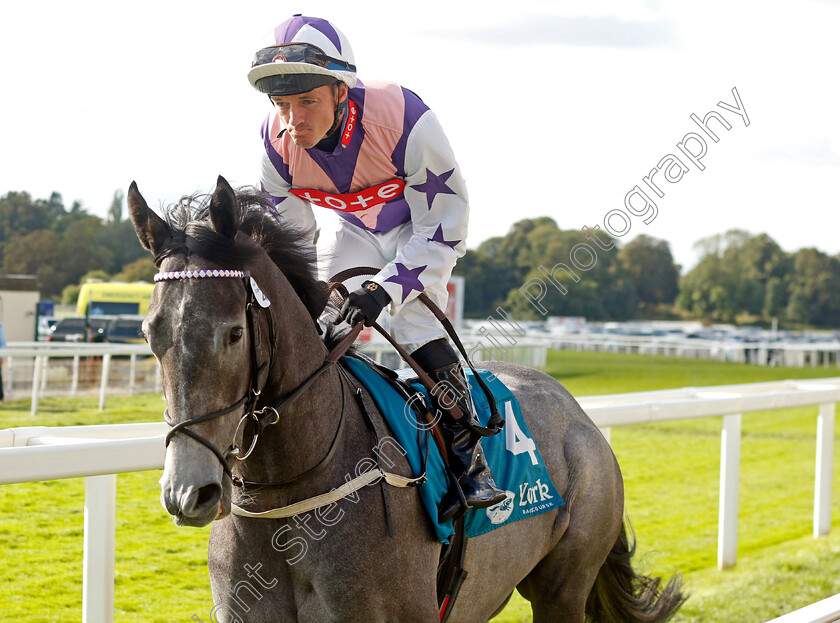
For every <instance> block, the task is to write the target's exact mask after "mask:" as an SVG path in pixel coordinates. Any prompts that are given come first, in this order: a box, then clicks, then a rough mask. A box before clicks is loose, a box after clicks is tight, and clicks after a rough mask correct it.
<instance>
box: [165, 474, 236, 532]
mask: <svg viewBox="0 0 840 623" xmlns="http://www.w3.org/2000/svg"><path fill="white" fill-rule="evenodd" d="M222 494H223V490H222V485H221V484H219V483H215V482H214V483H209V484H206V485H203V486H201V487H187V488H183V489H181V488H178V489H172V488H169V487H164V488H163V489H162V490H161V494H160V501H161V503H162V504H163V507H164V508H165V509H166V512H167V513H169V514H170V515H172V516H173V517H174V518H175V523H176V524H177V525H179V526H193V527H199V528H200V527H202V526H206V525H207V524H209V523H210V522H211V521H213V520H214V519H216V518H217V517H218V516H219V515H220V514H221V513H222V507H223V504H222Z"/></svg>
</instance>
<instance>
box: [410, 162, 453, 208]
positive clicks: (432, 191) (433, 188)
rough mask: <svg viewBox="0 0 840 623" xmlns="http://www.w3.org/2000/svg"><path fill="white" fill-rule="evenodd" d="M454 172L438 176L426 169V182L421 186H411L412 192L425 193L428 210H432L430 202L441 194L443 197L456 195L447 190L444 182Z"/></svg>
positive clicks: (447, 187) (450, 170) (449, 189)
mask: <svg viewBox="0 0 840 623" xmlns="http://www.w3.org/2000/svg"><path fill="white" fill-rule="evenodd" d="M454 172H455V169H454V168H453V169H449V170H448V171H445V172H443V173H441V174H440V175H435V174H434V173H432V172H431V171H429V169H426V181H425V182H423V183H422V184H417V186H411V188H413V189H414V190H416V191H418V192H421V193H426V200H427V201H428V202H429V209H430V210H431V209H432V201H434V200H435V197H437V196H438V195H439V194H441V193H443V194H445V195H455V194H457V193H456V192H455V191H454V190H452V189H451V188H449V186H447V185H446V180H448V179H449V178H450V177H451V176H452V174H453V173H454Z"/></svg>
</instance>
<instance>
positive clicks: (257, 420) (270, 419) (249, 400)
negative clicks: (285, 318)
mask: <svg viewBox="0 0 840 623" xmlns="http://www.w3.org/2000/svg"><path fill="white" fill-rule="evenodd" d="M214 278H234V279H241V280H242V282H243V284H244V286H245V293H246V303H245V312H246V313H245V316H246V318H247V323H248V336H249V339H250V341H251V387H250V388H249V389H248V391H247V393H246V394H245V395H244V396H243V397H242V398H240V399H239V400H237V401H236V402H235V403H233V404H232V405H230V406H229V407H225V408H224V409H219V410H218V411H213V412H211V413H207V414H205V415H200V416H198V417H194V418H190V419H188V420H184V421H183V422H178V423H177V424H176V423H173V422H172V421H171V420H170V419H169V414H168V413H167V411H166V410H164V412H163V419H164V420H165V421H166V423H167V424H169V425H170V426H171V427H172V428H171V430H170V431H169V432H168V433H167V434H166V446H167V447H168V446H169V442H170V441H172V438H173V437H174V436H175V435H176V434H178V433H183V434H185V435H187V436H188V437H190V438H192V439H195V440H196V441H197V442H199V443H200V444H202V445H203V446H205V447H206V448H207V449H209V450H210V451H212V452H213V454H215V455H216V457H217V458H218V459H219V462H220V463H221V464H222V468H223V469H224V470H225V474H227V475H228V476H229V477H230V478H231V480H232V481H233V482H234V483H236V482H237V480H238V478H237V477H236V476H235V475H234V474H233V472H231V469H230V466H229V465H228V461H227V459H228V457H229V456H235V457H236V458H238V459H240V460H244V459H246V458H247V457H248V456H249V455H250V454H251V452H252V451H253V450H254V447H255V446H256V442H257V439H258V438H259V435H260V433H261V432H262V430H263V428H264V427H265V426H270V425H271V424H276V423H277V422H278V421H279V420H280V412H279V411H278V410H277V409H275V408H274V407H263V408H262V409H259V410H258V409H257V408H256V406H257V401H258V400H259V397H260V392H261V391H262V386H263V385H264V384H265V379H264V378H262V377H263V374H262V373H263V372H266V376H267V372H268V369H269V368H270V366H271V361H272V360H273V358H274V338H275V333H274V320H273V318H272V316H271V313H269V312H268V306H269V301H268V299H267V298H266V297H265V295H264V294H263V293H262V291H261V290H260V289H259V287H258V286H257V283H256V281H254V279H253V278H251V275H250V273H249V272H248V271H247V270H245V271H243V270H179V271H171V272H161V273H157V274H156V275H155V277H154V279H155V283H159V282H161V281H177V280H189V279H214ZM261 310H265V311H266V322H267V325H268V343H269V357H268V359H267V360H266V361H264V362H263V363H262V364H260V363H259V345H260V337H261V336H260V323H259V314H260V311H261ZM243 406H244V407H245V413H244V415H243V416H242V418H241V419H240V421H239V425H238V426H237V427H236V433H235V434H234V439H233V441H232V442H231V444H230V446H228V447H227V448H226V449H225V450H224V451H221V450H219V449H218V448H217V447H216V446H215V445H213V444H212V443H210V441H208V440H207V439H206V438H205V437H202V436H201V435H199V434H198V433H196V432H195V431H193V430H190V428H189V427H190V426H193V425H195V424H199V423H201V422H207V421H209V420H214V419H216V418H219V417H222V416H223V415H227V414H228V413H232V412H233V411H236V410H237V409H239V408H240V407H243ZM249 423H252V424H253V426H254V427H255V432H254V435H253V439H252V441H251V443H250V444H249V447H247V448H242V447H240V445H241V441H242V439H244V427H246V426H248V425H249ZM240 431H242V439H240V440H239V441H240V443H237V438H239V437H240V435H239V433H240Z"/></svg>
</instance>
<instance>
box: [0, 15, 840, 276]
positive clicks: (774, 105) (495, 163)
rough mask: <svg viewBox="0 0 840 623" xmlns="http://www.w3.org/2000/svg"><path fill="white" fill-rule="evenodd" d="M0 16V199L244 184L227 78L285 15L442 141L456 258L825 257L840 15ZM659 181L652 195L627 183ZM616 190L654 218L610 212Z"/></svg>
mask: <svg viewBox="0 0 840 623" xmlns="http://www.w3.org/2000/svg"><path fill="white" fill-rule="evenodd" d="M10 4H11V3H7V5H5V6H4V8H3V11H2V19H0V84H2V116H0V141H2V142H0V145H2V147H1V148H0V194H5V193H6V192H8V191H11V190H25V191H28V192H30V193H31V194H32V195H33V196H34V197H35V198H47V197H49V195H50V193H51V192H52V191H58V192H60V193H61V194H62V195H63V197H64V202H65V205H66V206H68V207H69V206H70V204H71V203H72V202H73V201H74V200H80V201H81V202H82V203H83V204H84V205H85V206H86V208H87V209H88V210H89V211H90V212H92V213H94V214H97V215H100V216H104V215H105V213H106V211H107V209H108V206H109V205H110V202H111V199H112V197H113V195H114V192H115V191H116V190H117V189H123V190H124V189H126V188H127V187H128V185H129V183H130V182H131V181H132V180H136V181H137V183H138V184H139V186H140V189H141V191H142V192H143V194H144V195H145V196H146V198H147V199H148V200H149V202H150V204H151V205H153V206H156V205H158V204H160V203H169V202H172V201H175V200H177V199H178V197H180V196H181V195H184V194H191V193H193V192H196V191H207V190H210V189H212V187H213V185H214V183H215V179H216V176H217V175H218V174H222V175H224V176H225V177H226V178H228V180H229V181H231V182H232V183H233V184H235V185H245V184H254V183H256V181H257V178H256V175H257V168H256V163H257V158H258V153H259V149H260V148H261V141H260V139H259V127H260V124H261V122H262V120H263V118H264V116H265V114H266V113H267V112H268V102H267V99H266V98H265V97H264V96H261V95H260V94H258V93H257V92H256V91H254V90H253V89H252V88H251V87H250V86H249V84H248V82H247V79H246V74H247V71H248V68H249V67H250V61H251V58H252V56H253V53H254V52H255V51H256V49H257V48H258V47H259V45H260V44H261V43H262V41H263V39H264V36H265V35H266V33H267V32H268V31H269V30H270V29H271V28H272V27H273V26H275V25H276V24H277V23H279V22H281V21H283V20H285V19H286V18H287V17H289V16H291V15H292V14H293V13H298V12H303V13H306V14H310V15H316V16H319V17H325V18H327V19H330V20H332V21H333V23H334V24H335V25H336V26H338V28H340V29H341V30H342V31H343V32H344V33H345V34H346V35H347V37H348V38H349V40H350V42H351V44H352V46H353V48H354V51H355V55H356V64H357V66H358V68H359V76H360V77H361V78H362V79H365V78H368V79H383V80H393V81H396V82H400V83H401V84H403V85H404V86H406V87H408V88H410V89H412V90H413V91H415V92H416V93H417V94H418V95H420V97H421V98H423V99H424V101H425V102H426V103H427V104H428V105H429V106H430V107H431V108H432V109H433V110H434V111H435V112H436V114H437V115H438V117H439V118H440V119H441V121H442V123H443V126H444V128H445V130H446V132H447V134H448V136H449V139H450V142H451V143H452V146H453V148H454V150H455V154H456V156H457V158H458V161H459V164H460V165H461V168H462V170H463V173H464V176H465V178H466V180H467V185H468V188H469V191H470V198H471V207H472V212H471V224H470V235H469V238H468V244H469V246H470V247H471V248H474V247H475V246H477V245H478V244H479V243H480V242H481V241H483V240H485V239H487V238H489V237H492V236H498V235H503V234H504V233H505V232H506V231H507V230H508V229H509V227H510V226H511V225H512V224H513V223H514V222H516V221H517V220H520V219H522V218H527V217H537V216H543V215H549V216H551V217H553V218H554V219H555V220H556V221H557V223H558V225H559V226H560V227H561V228H563V229H579V228H581V227H583V226H588V227H594V226H595V225H599V226H600V227H601V228H603V227H604V220H605V217H607V215H609V214H611V213H612V214H613V216H612V217H610V219H611V220H610V224H611V226H612V227H613V229H614V230H618V229H619V228H626V227H627V226H628V225H629V227H630V229H629V231H627V233H625V234H624V236H623V240H624V241H629V240H632V239H633V238H634V237H635V236H636V235H638V234H641V233H645V234H648V235H650V236H654V237H657V238H663V239H665V240H667V241H668V242H669V243H670V244H671V249H672V252H673V253H674V256H675V259H676V261H677V262H678V263H680V264H682V265H683V266H684V267H685V268H689V267H691V266H692V265H693V264H694V263H695V262H696V259H697V256H696V253H695V251H694V250H693V245H694V243H695V242H696V241H697V240H699V239H701V238H703V237H705V236H709V235H713V234H716V233H721V232H723V231H725V230H727V229H730V228H740V229H745V230H748V231H750V232H752V233H759V232H766V233H768V234H769V235H770V236H771V237H773V238H774V239H775V240H776V241H777V242H778V243H779V244H781V246H782V247H783V248H785V249H786V250H788V251H792V250H795V249H798V248H800V247H804V246H816V247H817V248H819V249H821V250H823V251H825V252H827V253H830V254H836V253H838V252H840V238H838V233H837V229H838V225H840V219H838V217H837V215H836V211H837V203H838V201H837V187H838V182H840V142H838V137H840V132H838V129H839V128H840V121H838V118H840V114H838V111H840V94H839V93H838V87H837V79H836V77H832V76H835V75H836V74H835V72H836V71H837V69H836V66H837V61H838V59H840V43H838V41H840V37H838V36H837V31H838V27H839V26H840V3H838V2H829V1H822V2H816V1H809V0H796V1H792V0H790V1H779V2H737V1H729V2H723V1H711V2H687V1H685V0H682V1H679V0H674V1H670V0H665V1H661V2H657V1H652V2H634V1H630V0H617V1H615V2H558V1H548V0H521V1H519V2H496V1H483V2H468V1H462V2H452V1H451V0H449V1H447V2H440V1H438V0H426V1H424V2H422V3H415V4H411V5H408V4H406V3H400V2H393V1H389V2H355V3H348V2H318V1H312V0H307V1H306V2H305V3H304V2H297V3H294V2H280V1H273V2H267V1H262V0H257V1H251V0H249V1H247V2H242V3H232V2H230V1H229V0H227V1H225V2H215V1H208V0H205V1H202V2H194V1H186V2H184V1H177V2H176V1H172V0H170V1H167V2H159V1H157V0H147V1H145V2H143V3H122V2H119V3H118V2H107V3H99V2H91V1H86V0H77V1H76V2H65V1H61V2H56V1H51V0H43V1H41V2H26V3H24V2H16V3H14V4H13V5H11V8H10V6H9V5H10ZM234 5H235V6H234ZM733 88H734V89H737V92H738V94H739V96H740V100H741V106H742V108H743V110H744V111H745V115H740V114H736V113H735V112H732V111H731V110H727V109H725V108H723V107H721V106H719V105H718V103H719V102H723V103H724V104H727V105H729V106H731V107H736V100H735V97H734V95H733V92H732V90H733ZM712 110H716V111H717V112H718V113H720V114H721V115H722V117H723V118H724V119H725V120H727V122H728V123H729V124H730V125H731V129H730V130H728V131H727V130H725V129H723V127H722V126H720V125H716V122H715V121H711V122H710V128H712V129H713V130H716V134H717V135H718V138H719V140H718V142H714V141H712V140H711V139H710V138H709V137H708V136H707V135H704V133H703V131H702V130H700V129H699V128H698V126H697V125H696V124H695V123H694V122H693V121H692V120H691V118H690V115H691V114H695V115H697V116H698V117H699V118H701V119H702V118H704V117H705V116H706V115H707V113H708V112H709V111H712ZM744 117H748V120H749V125H748V126H747V125H746V119H745V118H744ZM690 132H694V133H696V134H697V135H698V136H701V137H705V143H706V154H705V155H704V156H703V157H702V159H701V160H700V164H701V166H703V167H704V169H703V170H702V171H701V170H700V168H699V167H698V166H697V165H695V164H694V163H692V162H690V160H689V158H688V157H687V156H686V155H685V154H683V153H682V152H681V151H680V150H679V149H678V147H677V143H679V142H681V141H682V140H683V138H684V137H685V136H686V134H687V133H690ZM686 147H687V148H688V149H689V150H694V151H695V153H696V152H697V151H698V150H700V149H701V145H700V143H699V142H698V140H697V139H690V140H689V142H688V144H687V145H686ZM669 154H671V155H675V156H677V157H678V158H680V159H681V160H682V161H683V162H684V163H685V164H686V166H687V171H683V170H682V169H681V168H680V167H679V165H678V164H675V160H674V159H671V160H668V158H667V156H668V155H669ZM663 159H665V160H664V161H663ZM660 162H664V163H665V166H664V167H663V171H662V172H659V173H656V174H655V175H654V176H653V178H652V181H653V183H654V184H655V185H657V187H658V188H659V190H660V192H661V193H662V194H663V195H664V196H662V197H658V196H655V194H653V192H654V191H653V190H652V189H651V188H650V187H649V186H647V185H646V184H645V181H644V180H643V178H644V177H645V176H649V174H650V172H651V170H652V169H654V168H655V167H656V166H657V165H658V164H659V163H660ZM669 166H670V167H671V168H670V175H671V177H672V179H674V178H679V179H678V181H672V182H669V181H667V180H666V179H665V178H664V175H665V173H664V170H665V169H666V168H668V167H669ZM681 172H682V173H681ZM680 173H681V176H680V175H679V174H680ZM636 185H640V188H642V189H643V190H645V191H646V192H647V193H648V195H649V197H650V198H651V199H653V200H655V202H656V206H657V212H656V214H655V218H651V217H652V216H653V214H652V213H648V214H647V216H646V217H645V216H636V215H632V214H630V213H629V212H628V211H627V209H626V208H625V203H624V202H625V196H626V195H627V193H628V192H629V191H631V190H632V189H633V188H634V186H636ZM634 202H636V203H635V204H634V205H636V206H638V205H639V203H638V199H634ZM615 210H624V214H625V215H626V217H625V218H624V219H623V220H622V218H621V216H620V215H617V213H615V212H613V211H615ZM336 218H337V217H336V216H335V215H333V214H323V215H322V218H321V223H322V224H323V226H324V228H325V229H330V228H332V227H333V225H332V223H334V220H335V219H336ZM645 220H647V221H649V222H647V223H646V222H645Z"/></svg>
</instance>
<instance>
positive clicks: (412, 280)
mask: <svg viewBox="0 0 840 623" xmlns="http://www.w3.org/2000/svg"><path fill="white" fill-rule="evenodd" d="M396 267H397V274H396V275H391V276H390V277H388V278H387V279H386V280H385V281H390V282H392V283H398V284H399V285H400V286H401V287H402V299H403V301H404V300H405V299H406V298H407V297H408V295H409V294H411V291H412V290H417V291H418V292H422V291H423V284H422V283H420V280H419V279H418V277H419V276H420V273H422V272H423V271H424V270H426V269H427V268H428V267H429V266H428V264H427V265H426V266H418V267H417V268H412V269H409V268H408V267H407V266H406V265H405V264H401V263H400V262H397V263H396Z"/></svg>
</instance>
